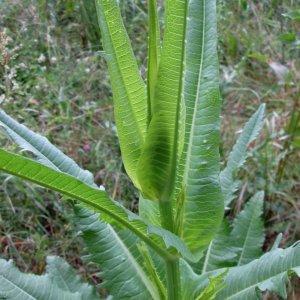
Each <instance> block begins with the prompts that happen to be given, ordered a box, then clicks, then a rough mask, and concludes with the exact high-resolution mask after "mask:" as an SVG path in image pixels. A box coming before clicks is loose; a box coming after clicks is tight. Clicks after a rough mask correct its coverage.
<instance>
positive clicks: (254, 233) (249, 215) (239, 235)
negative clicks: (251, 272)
mask: <svg viewBox="0 0 300 300" xmlns="http://www.w3.org/2000/svg"><path fill="white" fill-rule="evenodd" d="M263 199H264V192H258V193H256V194H255V195H254V196H253V197H252V198H251V199H250V201H249V202H248V203H247V204H246V207H245V209H244V210H243V211H242V212H241V213H240V214H239V215H238V216H237V217H236V219H235V220H234V224H233V230H232V232H231V241H232V243H233V245H234V246H235V247H236V248H238V249H237V265H238V266H241V265H244V264H247V263H249V262H251V261H252V260H254V259H256V258H258V257H260V256H261V254H262V245H263V243H264V225H263V221H262V219H261V215H262V213H263Z"/></svg>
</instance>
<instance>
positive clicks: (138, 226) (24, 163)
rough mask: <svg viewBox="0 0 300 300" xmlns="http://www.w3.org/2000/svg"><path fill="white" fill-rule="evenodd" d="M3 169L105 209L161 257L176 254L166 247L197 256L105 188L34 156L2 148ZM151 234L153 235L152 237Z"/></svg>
mask: <svg viewBox="0 0 300 300" xmlns="http://www.w3.org/2000/svg"><path fill="white" fill-rule="evenodd" d="M0 170H2V171H4V172H6V173H9V174H11V175H15V176H18V177H21V178H23V179H26V180H29V181H31V182H33V183H36V184H38V185H40V186H43V187H46V188H50V189H51V190H54V191H57V192H59V193H62V194H63V195H66V196H67V197H70V198H71V199H76V200H78V201H80V202H82V203H84V204H85V205H87V206H89V207H91V208H92V209H93V210H95V211H96V212H102V213H103V214H105V215H106V216H108V217H109V218H112V219H113V220H115V221H116V222H118V223H119V224H120V225H122V226H125V227H126V228H128V229H129V230H131V231H132V232H134V233H135V234H136V235H137V236H139V237H140V238H141V239H142V240H143V241H144V242H145V243H147V244H148V245H149V246H150V247H152V248H153V249H154V250H155V251H156V252H157V253H159V254H160V255H161V256H162V257H165V258H168V259H172V257H173V255H172V254H171V252H169V251H168V250H167V248H172V249H173V248H175V249H177V250H178V251H179V253H181V254H183V256H186V257H187V258H189V259H191V260H194V259H195V258H194V256H193V255H192V254H191V253H190V252H189V250H188V249H187V248H186V246H185V245H184V244H183V242H182V241H181V240H180V239H179V238H178V237H177V236H176V235H174V234H172V233H170V232H168V231H166V230H163V229H161V228H158V227H154V226H152V225H151V226H150V225H149V226H148V225H147V224H145V223H144V222H143V221H142V220H141V219H140V218H139V217H138V216H137V215H134V214H133V213H130V214H129V215H128V212H126V211H125V210H124V209H123V207H121V206H120V205H118V204H117V203H115V202H113V201H111V200H110V199H109V198H108V196H107V195H106V193H105V192H104V191H101V190H99V189H95V188H93V187H91V186H88V185H86V184H85V183H83V182H82V181H80V180H78V179H76V178H74V177H72V176H70V175H68V174H65V173H61V172H58V171H55V170H53V169H51V168H49V167H47V166H44V165H41V164H39V163H37V162H34V161H32V160H31V159H28V158H25V157H22V156H19V155H17V154H14V153H10V152H8V151H4V150H2V149H0ZM151 234H153V237H151V238H150V236H149V235H151ZM157 238H158V239H157Z"/></svg>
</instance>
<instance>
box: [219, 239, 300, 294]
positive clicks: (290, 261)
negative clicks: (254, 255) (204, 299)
mask: <svg viewBox="0 0 300 300" xmlns="http://www.w3.org/2000/svg"><path fill="white" fill-rule="evenodd" d="M299 266H300V244H299V243H297V244H295V245H294V246H291V247H289V248H287V249H276V250H273V251H271V252H268V253H266V254H264V255H263V256H262V257H261V258H260V259H256V260H254V261H252V262H251V263H249V264H246V265H244V266H239V267H234V268H231V269H230V270H229V273H228V275H227V276H226V279H225V288H224V289H223V290H221V292H220V293H219V294H218V295H217V297H216V300H240V299H243V300H254V299H259V298H258V297H259V296H258V291H261V292H263V291H266V290H268V291H271V292H275V293H277V294H279V295H280V296H281V297H283V298H284V299H286V283H287V281H288V278H289V276H290V275H291V273H293V272H296V273H297V274H298V276H299V275H300V270H299Z"/></svg>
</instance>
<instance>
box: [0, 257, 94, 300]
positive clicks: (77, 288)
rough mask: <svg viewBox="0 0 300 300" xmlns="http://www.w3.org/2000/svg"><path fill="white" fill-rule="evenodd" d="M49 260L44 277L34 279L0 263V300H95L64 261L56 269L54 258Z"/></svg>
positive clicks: (5, 262)
mask: <svg viewBox="0 0 300 300" xmlns="http://www.w3.org/2000/svg"><path fill="white" fill-rule="evenodd" d="M49 260H50V264H51V266H48V268H47V273H46V274H45V275H41V276H38V275H33V274H26V273H22V272H20V271H19V270H18V269H17V268H16V267H15V266H14V265H13V263H12V261H6V260H4V259H0V298H1V299H7V300H9V299H11V300H35V299H36V300H41V299H47V300H57V299H65V300H68V299H70V300H71V299H72V300H83V299H84V300H95V299H99V297H98V296H97V295H96V293H95V290H94V289H93V288H92V287H91V286H89V285H87V284H84V283H83V282H81V280H80V279H79V278H78V277H77V276H76V275H75V273H74V271H73V270H72V268H71V267H70V266H69V265H68V264H67V263H66V262H65V261H63V260H61V259H59V261H60V263H61V264H60V266H59V265H57V262H58V261H57V260H58V258H53V257H52V258H50V259H49ZM49 260H48V262H49ZM54 260H56V261H54ZM57 267H59V269H57ZM73 280H74V281H73ZM57 283H59V284H57Z"/></svg>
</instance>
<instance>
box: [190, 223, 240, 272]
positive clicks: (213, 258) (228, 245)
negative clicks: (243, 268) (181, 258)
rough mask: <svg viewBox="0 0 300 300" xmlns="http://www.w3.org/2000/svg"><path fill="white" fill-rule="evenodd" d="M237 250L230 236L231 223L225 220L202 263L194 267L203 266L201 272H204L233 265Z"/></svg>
mask: <svg viewBox="0 0 300 300" xmlns="http://www.w3.org/2000/svg"><path fill="white" fill-rule="evenodd" d="M236 252H237V249H236V248H235V247H234V244H233V240H232V238H231V236H230V227H229V224H228V223H227V222H226V220H224V221H223V222H222V224H221V227H220V229H219V231H218V233H217V234H216V236H215V238H214V239H213V240H212V241H211V242H210V244H209V247H208V249H207V251H206V253H205V256H204V258H203V261H202V264H201V263H198V264H196V266H195V268H194V269H195V270H199V267H198V265H199V266H201V267H202V268H201V271H200V272H199V273H202V274H204V273H206V272H209V271H213V270H216V269H221V268H226V267H232V266H234V265H235V263H236V261H237V259H236V257H237V253H236Z"/></svg>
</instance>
